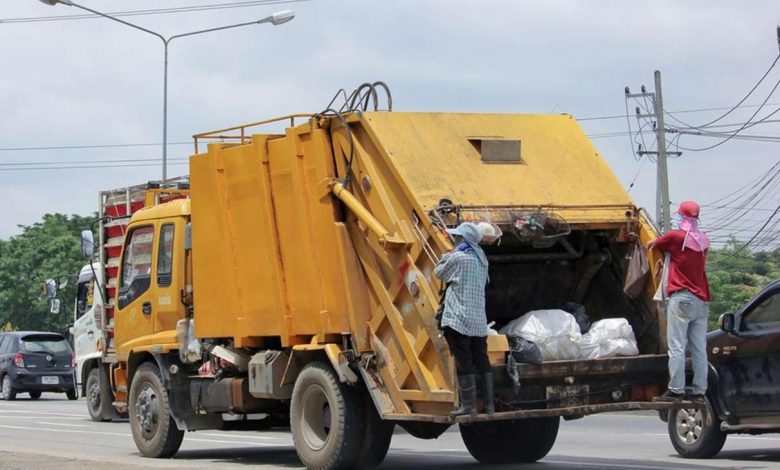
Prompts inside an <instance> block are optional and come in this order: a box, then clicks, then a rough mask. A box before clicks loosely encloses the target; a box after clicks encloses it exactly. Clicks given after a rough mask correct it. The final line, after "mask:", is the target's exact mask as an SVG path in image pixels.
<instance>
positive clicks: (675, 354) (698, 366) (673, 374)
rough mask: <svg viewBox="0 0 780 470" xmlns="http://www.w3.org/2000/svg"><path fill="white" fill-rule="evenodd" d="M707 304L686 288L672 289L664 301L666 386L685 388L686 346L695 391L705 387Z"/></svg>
mask: <svg viewBox="0 0 780 470" xmlns="http://www.w3.org/2000/svg"><path fill="white" fill-rule="evenodd" d="M709 311H710V307H709V304H708V303H707V302H704V301H703V300H701V299H699V298H698V297H696V296H695V295H693V294H691V293H690V292H688V291H687V290H683V291H677V292H675V293H673V294H672V295H671V296H670V297H669V300H668V302H667V305H666V339H667V343H668V344H669V390H670V391H672V392H675V393H684V392H685V346H686V343H687V346H688V350H689V351H690V353H691V363H692V365H693V386H692V387H691V388H692V392H693V393H694V394H697V395H698V394H702V395H703V394H704V392H706V391H707V369H708V363H707V337H706V335H707V317H708V314H709Z"/></svg>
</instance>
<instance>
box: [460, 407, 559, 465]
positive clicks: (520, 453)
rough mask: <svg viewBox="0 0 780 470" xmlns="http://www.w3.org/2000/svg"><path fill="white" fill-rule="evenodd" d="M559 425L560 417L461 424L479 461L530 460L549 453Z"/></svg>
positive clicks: (463, 434) (490, 462)
mask: <svg viewBox="0 0 780 470" xmlns="http://www.w3.org/2000/svg"><path fill="white" fill-rule="evenodd" d="M559 424H560V419H559V418H557V417H555V418H532V419H521V420H514V421H487V422H479V423H471V424H463V425H461V426H460V436H461V437H462V438H463V443H464V444H466V448H467V449H468V450H469V453H470V454H471V456H472V457H474V458H475V459H477V460H478V461H479V462H480V463H483V464H510V463H531V462H536V461H537V460H539V459H541V458H543V457H544V456H545V455H547V453H548V452H550V449H552V446H553V444H555V438H556V437H558V425H559Z"/></svg>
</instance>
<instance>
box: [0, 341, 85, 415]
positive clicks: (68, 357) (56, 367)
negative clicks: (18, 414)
mask: <svg viewBox="0 0 780 470" xmlns="http://www.w3.org/2000/svg"><path fill="white" fill-rule="evenodd" d="M74 366H75V355H74V354H73V350H72V349H71V347H70V344H68V341H67V340H66V339H65V338H64V337H63V336H62V335H61V334H58V333H46V332H40V331H15V332H11V333H2V334H0V391H2V393H3V398H4V399H6V400H14V399H15V398H16V394H17V393H20V392H22V393H24V392H26V393H29V394H30V398H32V399H34V400H35V399H38V398H40V397H41V393H43V392H61V393H62V392H64V393H66V394H67V395H68V399H70V400H75V399H76V398H78V395H77V393H76V385H75V382H74V369H75V367H74Z"/></svg>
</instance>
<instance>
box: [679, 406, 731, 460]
mask: <svg viewBox="0 0 780 470" xmlns="http://www.w3.org/2000/svg"><path fill="white" fill-rule="evenodd" d="M667 426H668V430H669V438H670V439H671V441H672V446H674V450H676V451H677V453H678V454H680V456H681V457H684V458H687V459H707V458H710V457H712V456H714V455H715V454H717V453H718V452H720V450H721V449H722V448H723V444H725V442H726V433H725V432H723V431H721V430H720V420H719V419H718V417H717V416H715V414H714V413H713V411H712V405H710V401H709V398H707V400H706V406H704V407H702V408H683V409H672V410H669V422H668V424H667Z"/></svg>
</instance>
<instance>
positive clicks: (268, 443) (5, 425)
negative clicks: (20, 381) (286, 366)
mask: <svg viewBox="0 0 780 470" xmlns="http://www.w3.org/2000/svg"><path fill="white" fill-rule="evenodd" d="M0 428H5V429H23V430H29V431H49V432H56V433H63V432H65V433H68V434H71V433H78V434H97V435H102V436H122V437H133V435H132V434H127V433H119V432H106V431H82V430H80V429H46V428H34V427H30V426H9V425H7V424H0ZM184 440H185V441H193V442H212V443H217V444H230V445H236V444H244V445H248V446H257V447H292V446H291V445H288V444H275V443H270V442H246V441H243V442H242V441H223V440H216V439H197V438H192V437H186V436H185V437H184Z"/></svg>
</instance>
